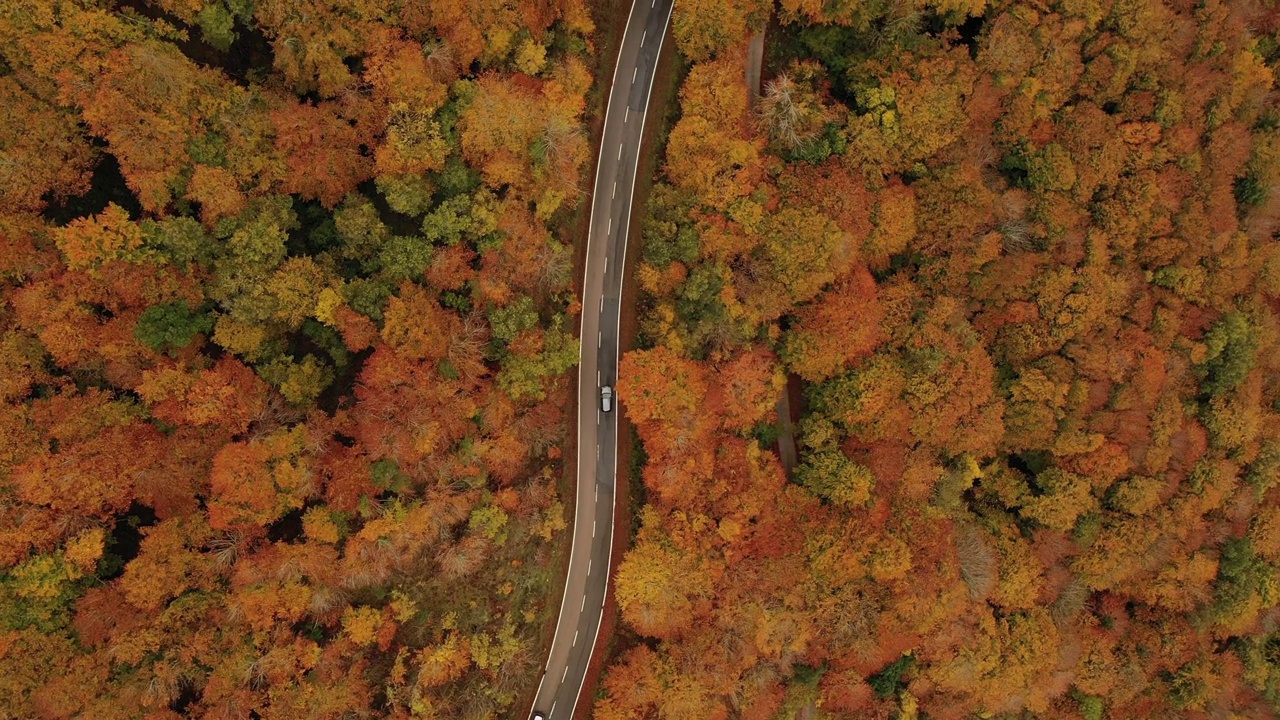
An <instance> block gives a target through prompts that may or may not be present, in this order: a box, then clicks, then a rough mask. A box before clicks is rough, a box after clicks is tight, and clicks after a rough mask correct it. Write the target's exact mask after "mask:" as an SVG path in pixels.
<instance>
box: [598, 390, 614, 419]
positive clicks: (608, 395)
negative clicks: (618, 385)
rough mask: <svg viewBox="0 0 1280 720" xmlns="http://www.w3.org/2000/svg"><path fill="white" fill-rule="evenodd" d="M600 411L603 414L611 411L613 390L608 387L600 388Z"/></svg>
mask: <svg viewBox="0 0 1280 720" xmlns="http://www.w3.org/2000/svg"><path fill="white" fill-rule="evenodd" d="M600 409H601V410H603V411H605V412H611V411H612V410H613V388H612V387H610V386H608V385H605V386H604V387H602V388H600Z"/></svg>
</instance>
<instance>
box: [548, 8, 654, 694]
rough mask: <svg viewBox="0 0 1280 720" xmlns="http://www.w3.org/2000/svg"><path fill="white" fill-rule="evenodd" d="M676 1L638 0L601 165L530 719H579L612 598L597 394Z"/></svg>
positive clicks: (608, 486)
mask: <svg viewBox="0 0 1280 720" xmlns="http://www.w3.org/2000/svg"><path fill="white" fill-rule="evenodd" d="M672 2H673V0H632V6H631V12H630V14H629V15H628V16H627V28H626V30H625V32H624V33H623V36H622V47H621V48H619V50H618V64H617V65H616V66H615V67H614V71H613V85H612V87H611V88H610V90H609V104H608V109H607V110H606V111H605V118H604V133H603V134H602V136H601V140H600V157H599V159H598V160H597V162H596V183H595V191H594V192H593V193H592V198H591V224H590V231H589V233H588V236H587V260H586V270H585V275H586V277H585V278H584V280H583V286H582V329H581V335H580V337H581V339H582V353H581V357H580V359H579V363H578V488H577V496H576V499H575V503H574V513H573V518H574V522H573V548H572V550H571V551H570V555H569V573H568V577H567V578H566V580H565V588H564V599H563V600H562V601H561V603H560V620H559V622H558V623H557V624H556V635H555V639H554V640H552V642H551V654H550V658H549V659H548V660H547V666H546V669H545V671H544V672H543V675H542V681H541V683H540V684H539V685H538V696H537V698H535V699H534V701H533V708H532V709H531V711H530V715H532V713H533V712H541V713H543V714H544V715H545V716H546V717H547V720H570V718H572V717H573V713H574V710H575V708H576V707H577V705H578V700H579V699H580V697H579V696H580V695H581V694H582V686H583V682H584V681H585V680H586V674H587V666H588V665H589V664H590V663H591V653H592V651H593V650H594V648H595V644H596V638H597V636H598V635H599V633H600V620H601V617H602V613H603V609H604V599H605V594H606V593H607V592H608V590H609V561H610V557H611V555H612V552H613V510H614V507H613V506H614V480H615V476H616V474H617V449H618V420H617V419H618V409H617V408H616V406H615V408H614V411H613V412H610V413H605V412H601V409H600V388H601V386H604V385H615V384H616V382H617V377H618V323H619V320H620V317H621V310H622V308H621V300H622V273H623V266H624V260H625V258H626V254H627V226H628V225H629V224H630V222H631V198H632V194H633V193H634V190H635V179H636V165H637V163H638V161H639V156H640V141H641V139H642V138H643V135H644V120H645V115H646V113H647V111H648V107H649V94H650V90H651V89H652V87H653V72H654V68H655V66H656V65H657V64H658V53H659V51H660V50H661V49H662V41H663V38H664V37H665V36H666V34H667V27H668V26H669V25H670V22H671V8H672ZM622 400H623V401H624V402H625V400H626V399H625V398H623V399H622Z"/></svg>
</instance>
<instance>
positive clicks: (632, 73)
mask: <svg viewBox="0 0 1280 720" xmlns="http://www.w3.org/2000/svg"><path fill="white" fill-rule="evenodd" d="M639 73H640V66H639V65H637V66H636V67H635V69H634V70H632V71H631V84H632V85H635V84H636V75H638V74H639Z"/></svg>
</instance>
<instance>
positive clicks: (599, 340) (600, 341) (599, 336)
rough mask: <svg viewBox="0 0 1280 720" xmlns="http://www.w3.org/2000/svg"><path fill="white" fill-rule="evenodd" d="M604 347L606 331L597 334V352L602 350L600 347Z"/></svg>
mask: <svg viewBox="0 0 1280 720" xmlns="http://www.w3.org/2000/svg"><path fill="white" fill-rule="evenodd" d="M602 345H604V331H603V330H601V331H600V332H598V333H596V349H597V350H599V349H600V347H601V346H602Z"/></svg>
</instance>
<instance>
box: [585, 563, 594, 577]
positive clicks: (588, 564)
mask: <svg viewBox="0 0 1280 720" xmlns="http://www.w3.org/2000/svg"><path fill="white" fill-rule="evenodd" d="M593 562H595V561H594V560H587V577H591V563H593Z"/></svg>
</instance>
